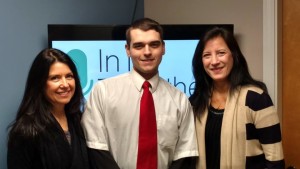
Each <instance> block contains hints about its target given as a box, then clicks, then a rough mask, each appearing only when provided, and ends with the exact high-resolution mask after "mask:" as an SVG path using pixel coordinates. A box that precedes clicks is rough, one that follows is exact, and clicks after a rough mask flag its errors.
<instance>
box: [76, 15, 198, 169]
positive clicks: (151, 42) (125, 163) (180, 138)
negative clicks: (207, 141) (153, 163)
mask: <svg viewBox="0 0 300 169" xmlns="http://www.w3.org/2000/svg"><path fill="white" fill-rule="evenodd" d="M126 39H127V44H126V45H125V48H126V53H127V55H128V57H130V58H131V60H132V63H133V70H132V71H131V72H129V73H125V74H122V75H119V76H116V77H112V78H108V79H105V80H102V81H100V82H98V83H97V84H95V86H94V88H93V90H92V91H91V93H90V98H89V100H88V102H87V106H86V111H85V112H84V114H83V117H82V125H83V129H84V132H85V136H86V141H87V146H88V147H89V150H88V151H89V157H90V163H91V166H92V168H95V169H100V168H101V169H102V168H109V169H118V168H122V169H136V166H137V154H138V145H139V142H138V141H139V117H140V101H141V96H142V94H143V89H142V85H143V83H144V81H146V80H147V81H148V82H150V85H151V88H150V92H151V93H152V96H153V100H154V106H155V116H156V126H157V169H175V168H176V169H179V168H182V169H188V168H193V167H194V164H195V163H194V159H195V158H193V157H196V156H198V150H197V143H196V137H195V126H194V115H193V112H192V107H191V105H190V103H189V100H188V98H187V96H186V95H185V94H184V93H183V92H181V91H179V90H178V89H177V88H175V87H174V86H172V85H171V84H169V83H168V82H167V81H165V80H164V79H162V78H161V77H159V74H158V67H159V64H160V62H161V60H162V56H163V55H164V53H165V44H164V41H163V30H162V27H161V26H160V25H159V23H157V22H156V21H154V20H152V19H149V18H143V19H139V20H137V21H135V22H134V23H133V24H132V25H131V26H130V27H129V28H128V30H127V32H126ZM155 169H156V168H155Z"/></svg>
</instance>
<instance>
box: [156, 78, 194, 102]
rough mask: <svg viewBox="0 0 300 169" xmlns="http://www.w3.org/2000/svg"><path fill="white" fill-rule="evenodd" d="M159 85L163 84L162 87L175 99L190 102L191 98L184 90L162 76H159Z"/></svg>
mask: <svg viewBox="0 0 300 169" xmlns="http://www.w3.org/2000/svg"><path fill="white" fill-rule="evenodd" d="M159 85H160V86H161V89H162V90H165V92H166V94H167V95H169V96H170V97H171V98H172V99H173V100H174V101H178V102H188V103H189V99H188V97H187V95H186V94H185V93H184V92H182V91H181V90H179V89H178V88H176V87H175V86H173V85H172V84H170V83H169V82H167V81H166V80H165V79H163V78H161V77H160V78H159Z"/></svg>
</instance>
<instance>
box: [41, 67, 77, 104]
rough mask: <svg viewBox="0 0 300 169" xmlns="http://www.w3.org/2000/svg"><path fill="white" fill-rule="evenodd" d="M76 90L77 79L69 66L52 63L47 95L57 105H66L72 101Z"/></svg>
mask: <svg viewBox="0 0 300 169" xmlns="http://www.w3.org/2000/svg"><path fill="white" fill-rule="evenodd" d="M74 92H75V79H74V76H73V72H72V71H71V70H70V68H69V66H68V65H66V64H64V63H61V62H55V63H53V64H52V65H51V67H50V70H49V75H48V79H47V82H46V89H45V93H46V97H47V99H48V100H49V101H50V103H51V104H52V105H53V106H54V107H56V106H65V105H66V104H67V103H69V102H70V100H71V98H72V97H73V95H74Z"/></svg>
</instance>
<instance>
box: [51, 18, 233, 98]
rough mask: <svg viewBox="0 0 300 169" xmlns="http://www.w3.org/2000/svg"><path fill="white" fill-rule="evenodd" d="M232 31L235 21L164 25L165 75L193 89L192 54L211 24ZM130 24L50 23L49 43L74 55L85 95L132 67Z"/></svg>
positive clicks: (162, 72) (188, 90) (186, 89)
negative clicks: (128, 44)
mask: <svg viewBox="0 0 300 169" xmlns="http://www.w3.org/2000/svg"><path fill="white" fill-rule="evenodd" d="M215 26H218V27H224V28H226V29H228V30H230V31H231V32H233V28H234V26H233V24H212V25H211V24H210V25H198V24H192V25H162V27H163V29H164V40H165V47H166V53H165V55H164V56H163V59H162V62H161V64H160V66H159V74H160V76H161V77H162V78H164V79H165V80H167V81H168V82H169V83H170V84H172V85H174V86H175V87H177V88H178V89H180V90H181V91H182V92H184V93H185V94H186V95H187V96H190V95H191V94H192V93H193V91H194V85H195V82H194V78H193V74H192V57H193V54H194V51H195V48H196V45H197V43H198V42H199V39H200V38H201V36H202V35H203V33H204V32H205V31H206V30H207V29H209V28H211V27H215ZM127 27H128V25H62V24H59V25H58V24H49V25H48V45H49V47H52V48H57V49H60V50H62V51H64V52H66V53H67V54H69V55H70V56H71V58H72V59H73V61H74V62H75V64H76V67H77V69H78V72H79V76H80V81H81V85H82V88H83V93H84V96H85V97H86V98H87V97H88V95H89V92H90V90H91V88H92V86H93V85H94V84H95V83H96V82H97V81H99V80H103V79H106V78H109V77H112V76H116V75H119V74H122V73H125V72H128V71H130V70H131V69H132V63H131V61H130V59H129V57H127V55H126V51H125V43H126V41H125V32H126V29H127Z"/></svg>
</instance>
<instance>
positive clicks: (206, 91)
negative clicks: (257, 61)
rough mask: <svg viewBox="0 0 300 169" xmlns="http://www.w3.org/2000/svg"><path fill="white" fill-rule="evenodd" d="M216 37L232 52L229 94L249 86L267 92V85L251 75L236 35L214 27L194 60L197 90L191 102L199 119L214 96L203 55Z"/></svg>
mask: <svg viewBox="0 0 300 169" xmlns="http://www.w3.org/2000/svg"><path fill="white" fill-rule="evenodd" d="M216 37H221V38H223V39H224V41H225V43H226V44H227V46H228V48H229V49H230V51H231V54H232V58H233V67H232V70H231V72H230V74H229V76H228V81H229V83H230V92H229V93H230V94H232V93H233V92H234V90H235V89H237V88H238V87H239V86H243V85H249V84H251V85H254V86H257V87H259V88H261V89H262V90H264V91H265V92H267V87H266V85H265V84H264V83H263V82H260V81H258V80H255V79H253V78H252V76H251V75H250V73H249V69H248V64H247V61H246V59H245V57H244V55H243V54H242V52H241V50H240V47H239V45H238V43H237V41H236V39H235V37H234V35H233V34H232V33H231V32H230V31H228V30H227V29H225V28H221V27H214V28H212V29H210V30H208V31H207V32H206V33H205V34H204V36H203V37H202V38H201V40H200V41H199V43H198V45H197V47H196V50H195V53H194V57H193V60H192V68H193V75H194V78H195V90H194V93H193V94H192V95H191V97H190V101H191V104H192V106H193V109H194V112H195V115H196V116H198V117H199V115H200V114H201V113H202V112H204V111H205V109H206V108H207V107H208V106H209V99H210V98H211V95H212V90H211V89H212V86H213V80H212V78H211V77H210V76H209V75H208V74H207V73H206V72H205V70H204V67H203V62H202V54H203V50H204V48H205V45H206V43H207V42H208V41H209V40H211V39H213V38H216Z"/></svg>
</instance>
